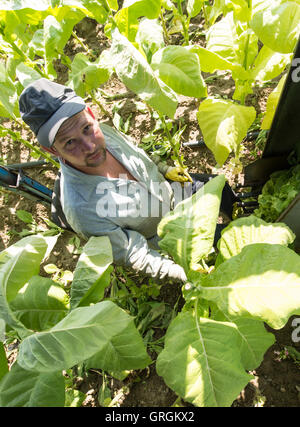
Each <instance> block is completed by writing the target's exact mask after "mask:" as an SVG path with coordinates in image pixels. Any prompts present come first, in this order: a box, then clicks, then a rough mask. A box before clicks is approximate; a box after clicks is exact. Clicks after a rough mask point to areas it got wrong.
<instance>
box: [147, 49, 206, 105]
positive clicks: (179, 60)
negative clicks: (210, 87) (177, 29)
mask: <svg viewBox="0 0 300 427" xmlns="http://www.w3.org/2000/svg"><path fill="white" fill-rule="evenodd" d="M151 67H152V68H153V70H155V72H156V74H157V76H158V77H159V78H160V79H161V80H162V81H163V82H165V83H166V84H167V85H168V86H170V87H171V88H172V89H173V90H174V91H175V92H176V93H178V94H181V95H185V96H190V97H195V98H204V97H206V96H207V91H206V86H205V83H204V80H203V78H202V75H201V70H200V63H199V58H198V56H197V55H196V54H195V53H193V52H190V51H189V50H187V49H185V48H184V47H183V46H167V47H165V48H162V49H160V50H159V51H157V52H156V53H155V54H154V55H153V57H152V62H151Z"/></svg>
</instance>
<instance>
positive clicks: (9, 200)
mask: <svg viewBox="0 0 300 427" xmlns="http://www.w3.org/2000/svg"><path fill="white" fill-rule="evenodd" d="M102 30H103V29H102V28H101V26H100V25H99V24H96V23H95V22H94V21H92V20H89V19H85V20H84V21H83V22H82V23H81V24H80V25H78V26H77V29H76V31H77V34H78V35H79V36H80V37H83V38H84V39H85V41H86V42H87V43H88V44H89V46H90V47H91V48H92V49H94V50H95V51H96V52H97V53H99V52H100V51H101V50H103V49H105V48H107V47H108V44H109V42H108V40H107V38H106V37H104V36H103V32H102ZM80 49H81V48H80V46H79V45H78V44H76V42H75V41H74V40H73V41H71V42H70V43H69V45H68V47H67V53H68V54H69V55H70V56H71V57H72V55H75V53H77V52H79V51H80ZM57 71H58V76H59V78H58V81H59V82H61V83H65V82H66V69H65V67H64V66H63V65H61V64H59V63H57ZM103 90H104V91H105V92H106V93H107V94H109V95H115V94H118V95H119V94H120V93H126V92H128V90H127V88H126V87H124V85H123V84H122V83H120V82H119V81H118V80H117V79H116V77H115V76H112V78H111V79H110V80H109V81H108V82H107V83H106V84H105V85H104V87H103ZM233 90H234V82H233V81H232V79H231V78H230V76H229V75H228V74H226V73H222V75H221V78H218V79H216V80H215V81H213V82H212V84H209V86H208V91H209V94H220V95H224V94H226V95H227V96H228V97H230V96H231V95H232V93H233ZM271 90H272V87H267V88H257V89H256V90H255V91H254V94H253V95H251V96H249V97H248V99H247V103H248V105H253V106H254V107H255V108H256V110H257V112H258V114H260V113H261V112H264V111H265V105H266V99H267V96H268V94H269V93H270V91H271ZM131 95H132V96H130V97H127V98H125V99H124V100H123V101H122V102H123V104H122V108H121V110H120V111H119V114H120V115H121V116H122V118H123V120H124V121H126V119H127V118H128V117H129V115H131V122H130V123H131V124H130V129H129V132H128V133H129V135H130V136H131V137H132V138H133V140H134V142H135V143H136V144H139V143H140V142H141V139H142V137H143V136H144V135H146V134H147V133H148V132H150V130H151V129H152V128H153V121H152V120H151V118H150V114H149V113H141V112H140V111H138V110H137V108H136V103H135V102H134V101H136V100H137V98H135V97H134V96H133V94H131ZM102 101H103V103H104V105H105V108H106V109H107V110H108V111H109V112H110V113H111V114H112V108H113V105H114V102H113V101H112V102H110V101H108V100H107V98H103V99H102ZM199 104H200V102H199V101H198V100H195V99H191V98H186V97H180V103H179V107H178V110H177V113H176V116H175V119H176V120H178V121H179V119H180V118H181V119H182V118H183V120H184V122H185V124H187V127H186V130H185V132H184V134H183V141H197V140H199V139H200V138H201V132H200V129H199V125H198V122H197V117H196V113H197V110H198V108H199ZM91 107H92V109H93V111H94V113H95V115H96V117H97V118H98V119H99V120H100V121H104V122H106V123H110V124H112V120H111V118H108V117H106V116H105V115H104V114H103V113H102V111H101V110H100V109H99V108H98V107H95V106H94V105H91ZM3 124H4V125H5V126H7V127H9V128H12V129H15V130H20V129H19V127H18V126H17V125H16V124H15V123H12V122H10V121H3ZM22 135H23V137H24V138H27V139H28V140H31V141H33V140H34V137H33V135H32V134H30V133H28V132H25V131H24V130H22ZM255 150H256V147H255V145H254V144H253V143H249V144H247V143H245V144H244V151H243V159H242V161H243V164H247V163H250V162H252V161H253V160H254V159H255V156H256V155H257V153H255ZM182 153H183V154H184V158H185V162H186V164H187V166H188V168H189V171H190V172H206V173H210V172H212V171H213V169H214V167H215V160H214V157H213V155H212V153H211V152H210V151H209V150H208V149H207V148H206V147H205V146H204V147H199V148H182ZM0 158H1V159H2V160H3V162H4V163H8V164H12V163H19V162H26V161H29V160H35V159H32V158H31V157H30V153H29V151H28V149H27V148H25V147H24V146H22V145H20V144H17V143H13V142H12V141H11V140H10V139H9V138H8V137H7V138H2V140H1V147H0ZM56 173H57V170H56V169H55V168H54V167H52V166H51V165H46V166H43V167H39V168H35V169H31V170H30V171H28V174H30V176H31V177H33V178H34V179H36V180H38V181H40V182H41V183H43V184H45V185H47V186H49V188H53V183H54V179H55V176H56ZM226 174H227V178H228V179H229V181H230V183H231V184H232V185H235V184H236V182H237V181H238V180H239V179H240V178H239V177H235V176H232V175H231V174H230V172H228V171H226ZM0 204H1V211H0V223H1V230H0V250H3V249H4V248H6V247H8V246H9V245H11V244H12V243H14V242H16V241H17V240H19V239H20V236H19V235H18V234H17V233H20V232H21V231H22V230H23V229H24V228H25V227H26V225H25V224H24V223H23V222H22V221H21V220H19V219H18V217H17V215H16V211H17V210H19V209H24V210H26V211H28V212H30V213H31V214H32V215H33V217H34V219H35V221H36V223H37V224H38V225H39V226H40V227H42V228H44V229H47V226H46V224H45V221H44V219H46V218H50V209H49V206H44V205H43V204H41V203H39V202H33V201H31V200H28V199H26V198H24V197H20V196H18V195H15V194H13V193H6V192H2V191H1V192H0ZM72 236H73V233H71V232H65V233H64V234H63V235H62V236H61V237H60V238H59V240H58V242H57V244H56V246H55V248H54V250H53V252H52V254H51V255H50V258H49V259H48V260H47V263H54V264H56V265H57V267H59V268H62V269H64V270H71V271H73V270H74V268H75V265H76V262H77V260H78V257H79V255H78V254H76V253H74V248H73V247H72V246H71V245H70V244H69V240H70V238H71V237H72ZM41 274H42V275H45V272H44V270H43V268H41ZM180 295H181V290H180V287H179V286H178V287H176V286H174V285H170V284H168V283H166V284H165V285H163V286H162V287H161V290H160V295H159V296H158V297H157V299H156V300H158V301H164V302H165V303H166V304H169V305H170V307H173V306H174V304H175V303H176V301H177V300H178V298H179V299H180ZM291 322H292V318H291V319H290V321H289V322H288V324H287V325H286V326H285V327H284V328H282V329H281V330H277V331H274V330H273V331H272V332H273V333H274V335H275V338H276V342H275V344H274V345H273V346H272V347H270V348H269V350H268V351H267V352H266V354H265V356H264V360H263V362H262V363H261V365H260V366H259V367H257V369H255V370H254V371H253V372H252V374H253V375H254V377H255V378H254V379H253V380H252V381H250V383H249V384H248V385H247V386H246V387H245V389H244V390H243V391H242V392H241V393H240V395H239V396H237V398H236V400H235V401H234V402H233V404H232V406H233V407H249V406H250V407H253V406H266V407H268V406H271V407H298V406H300V361H299V360H297V359H296V358H295V357H293V356H292V355H291V354H290V353H289V352H288V350H287V349H288V348H289V347H293V348H294V349H296V350H298V351H300V343H295V342H293V341H292V332H293V327H292V326H291ZM266 327H267V326H266ZM267 328H268V327H267ZM268 330H270V328H268ZM163 332H164V331H162V330H159V331H158V333H160V334H163ZM151 357H152V359H153V361H155V358H156V353H154V352H152V353H151ZM108 381H109V387H110V390H111V397H112V398H113V397H114V396H116V395H119V396H120V397H119V399H118V400H117V401H118V405H120V406H128V407H169V406H172V405H173V404H174V402H175V401H176V399H177V396H176V394H175V393H174V392H173V391H172V390H170V389H169V388H168V387H167V386H166V384H165V383H164V380H163V379H162V378H161V377H159V376H158V375H157V373H156V371H155V364H154V363H153V364H152V365H150V367H148V368H147V369H145V370H143V371H135V372H133V373H132V374H130V375H129V376H128V377H127V378H126V379H125V380H123V381H119V380H116V379H114V378H112V377H108ZM101 384H102V375H101V373H100V372H97V371H90V372H89V373H88V375H87V376H86V377H84V378H83V379H82V380H80V381H79V380H78V382H77V387H78V388H79V389H80V390H81V391H83V392H85V393H87V398H86V399H85V401H84V403H83V406H99V402H98V396H99V390H100V387H101ZM181 404H182V405H187V404H186V403H184V402H181Z"/></svg>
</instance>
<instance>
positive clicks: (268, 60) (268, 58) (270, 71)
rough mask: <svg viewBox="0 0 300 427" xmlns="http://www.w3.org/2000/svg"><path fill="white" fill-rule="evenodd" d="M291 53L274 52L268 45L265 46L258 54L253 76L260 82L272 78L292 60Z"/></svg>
mask: <svg viewBox="0 0 300 427" xmlns="http://www.w3.org/2000/svg"><path fill="white" fill-rule="evenodd" d="M291 56H292V55H291V54H283V53H279V52H274V51H273V50H272V49H270V48H268V47H267V46H263V47H262V48H261V49H260V51H259V54H258V55H257V57H256V59H255V62H254V67H253V69H252V70H251V76H252V78H253V79H254V80H256V81H258V82H259V83H264V82H267V81H269V80H272V79H273V78H275V77H276V76H278V75H279V74H280V73H282V72H283V71H284V69H285V67H286V66H287V65H288V64H289V63H290V62H291Z"/></svg>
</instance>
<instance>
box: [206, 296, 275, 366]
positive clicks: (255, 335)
mask: <svg viewBox="0 0 300 427" xmlns="http://www.w3.org/2000/svg"><path fill="white" fill-rule="evenodd" d="M203 301H204V300H201V303H202V305H203ZM198 304H199V303H198ZM209 306H210V316H211V318H212V319H213V320H218V321H221V322H231V323H234V324H235V325H236V331H237V333H238V335H239V337H240V341H241V343H240V350H239V351H240V355H241V360H242V364H243V366H244V368H245V369H246V370H247V371H251V370H252V369H255V368H257V367H258V366H259V365H260V364H261V362H262V360H263V357H264V354H265V352H266V351H267V349H268V348H269V347H270V346H271V345H272V344H274V341H275V337H274V335H273V334H272V333H270V332H267V330H266V328H265V326H264V323H263V322H262V321H261V320H256V319H246V318H239V319H236V318H232V317H230V316H229V315H228V313H227V314H226V315H225V314H224V313H222V312H221V311H220V310H219V309H217V308H216V307H215V306H214V304H211V303H210V304H209Z"/></svg>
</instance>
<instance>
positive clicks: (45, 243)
mask: <svg viewBox="0 0 300 427" xmlns="http://www.w3.org/2000/svg"><path fill="white" fill-rule="evenodd" d="M56 240H57V236H52V237H43V236H41V235H33V236H27V237H24V238H23V239H21V240H19V241H18V242H17V243H15V244H14V245H12V246H9V247H8V248H7V249H5V250H4V251H2V252H1V253H0V280H1V283H0V285H1V288H2V289H3V291H5V292H4V293H5V296H6V299H7V300H8V301H11V300H12V299H14V298H15V297H16V295H17V293H18V291H19V290H20V289H21V288H22V287H23V286H24V285H25V283H26V282H27V281H28V280H29V279H30V278H31V277H32V276H34V275H37V274H38V273H39V270H40V265H41V262H42V261H43V259H44V258H45V257H46V256H47V254H48V252H49V248H50V249H52V247H53V246H54V244H55V242H56Z"/></svg>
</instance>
